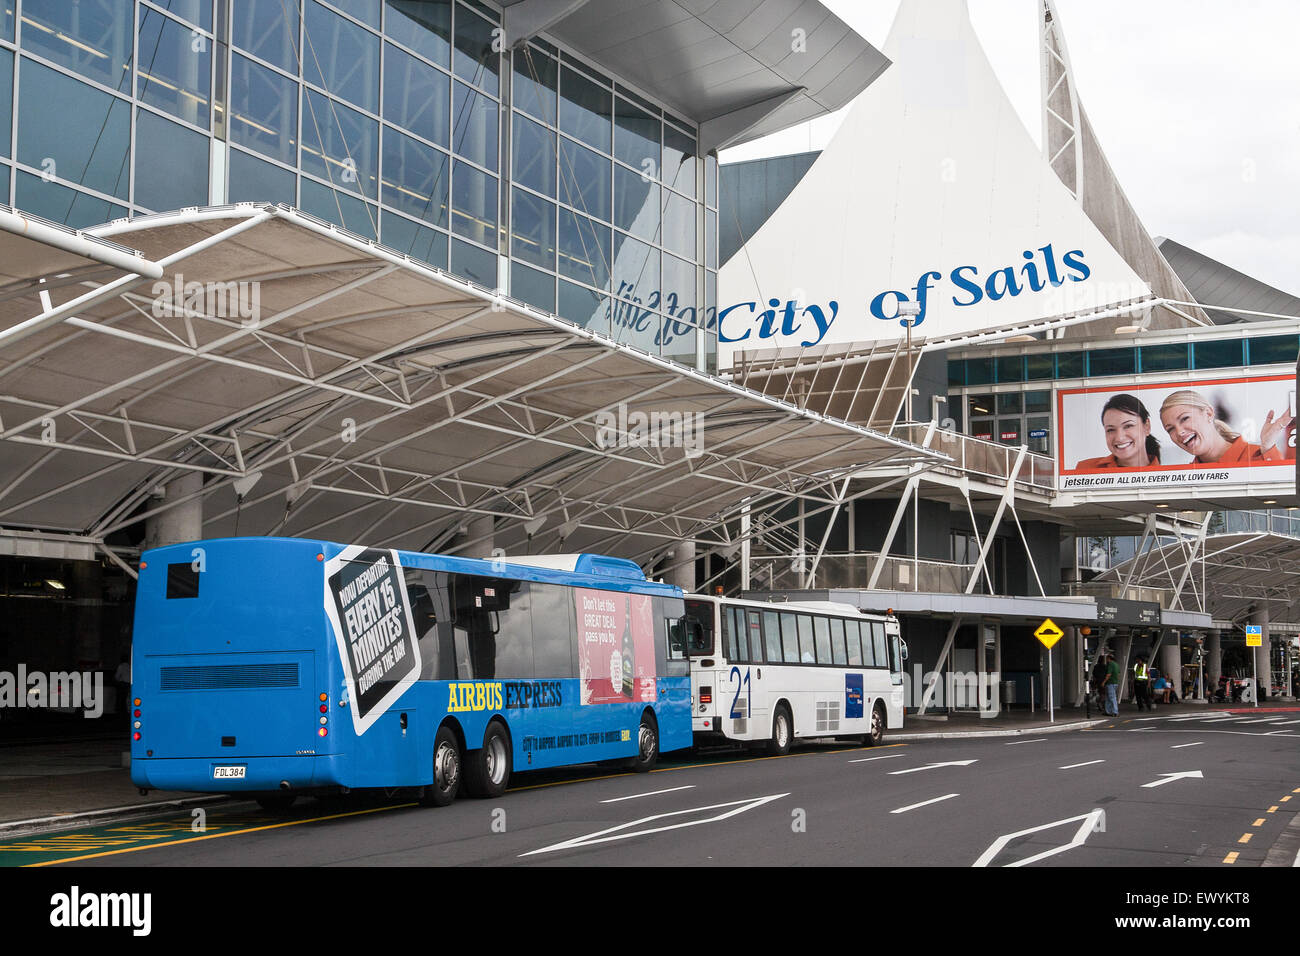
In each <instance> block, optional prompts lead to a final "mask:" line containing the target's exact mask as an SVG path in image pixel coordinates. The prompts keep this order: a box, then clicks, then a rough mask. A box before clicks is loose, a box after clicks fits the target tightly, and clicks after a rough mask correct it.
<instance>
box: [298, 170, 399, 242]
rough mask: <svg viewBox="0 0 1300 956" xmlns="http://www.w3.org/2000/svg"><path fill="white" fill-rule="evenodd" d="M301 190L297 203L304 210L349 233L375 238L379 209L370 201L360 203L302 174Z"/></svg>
mask: <svg viewBox="0 0 1300 956" xmlns="http://www.w3.org/2000/svg"><path fill="white" fill-rule="evenodd" d="M299 188H300V190H301V193H302V198H301V199H300V200H299V205H300V207H301V208H302V209H304V210H305V211H307V212H309V213H311V214H312V215H313V216H317V217H319V218H321V219H324V220H325V221H326V222H332V223H334V224H335V225H336V226H342V227H343V228H344V229H346V230H348V232H355V233H356V234H357V235H358V236H364V237H365V238H367V239H374V238H375V225H376V223H377V222H378V221H379V220H378V218H377V217H378V211H377V210H376V209H375V207H374V206H372V205H370V203H367V202H362V201H361V200H360V199H358V198H357V197H356V196H353V195H351V194H349V193H345V192H340V191H339V190H337V189H331V188H330V187H329V186H326V185H325V184H324V183H318V182H316V181H315V180H314V179H308V178H307V177H306V176H303V177H301V185H300V187H299Z"/></svg>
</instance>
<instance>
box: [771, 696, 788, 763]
mask: <svg viewBox="0 0 1300 956" xmlns="http://www.w3.org/2000/svg"><path fill="white" fill-rule="evenodd" d="M793 739H794V721H793V720H791V719H790V708H789V707H787V706H786V705H785V704H777V705H776V711H775V713H773V714H772V737H771V739H770V740H768V742H767V752H768V753H770V754H771V755H772V756H773V757H784V756H785V755H786V754H788V753H789V752H790V743H791V742H792V741H793Z"/></svg>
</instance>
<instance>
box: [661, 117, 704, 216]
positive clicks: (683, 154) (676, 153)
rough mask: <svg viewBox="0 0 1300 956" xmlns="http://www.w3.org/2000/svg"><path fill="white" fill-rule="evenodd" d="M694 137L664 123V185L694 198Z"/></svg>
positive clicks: (695, 161) (695, 160)
mask: <svg viewBox="0 0 1300 956" xmlns="http://www.w3.org/2000/svg"><path fill="white" fill-rule="evenodd" d="M697 162H698V160H697V159H696V157H695V138H694V137H693V136H687V135H686V134H685V133H682V132H680V131H678V130H677V129H675V128H673V127H672V126H669V125H668V124H667V123H665V124H664V174H663V181H664V184H665V185H668V186H672V187H673V188H674V189H676V190H677V191H678V192H679V193H685V194H686V195H687V196H690V197H691V198H692V199H694V198H695V168H696V163H697Z"/></svg>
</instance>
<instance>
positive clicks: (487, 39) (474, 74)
mask: <svg viewBox="0 0 1300 956" xmlns="http://www.w3.org/2000/svg"><path fill="white" fill-rule="evenodd" d="M495 29H496V27H494V26H493V25H492V24H490V23H488V22H487V21H486V20H484V19H483V18H482V17H480V16H476V15H475V14H472V13H469V12H468V11H467V10H466V9H465V8H464V7H463V6H457V8H456V53H455V57H454V58H453V60H452V66H453V67H454V68H455V73H456V75H457V76H459V77H460V78H461V79H462V80H465V81H467V82H469V83H473V84H474V85H475V86H477V87H478V88H479V89H481V90H486V91H487V92H489V93H491V94H492V95H493V96H496V95H497V94H498V93H499V92H500V90H499V87H500V84H501V80H500V73H501V54H500V53H498V52H497V51H496V50H494V49H492V46H493V41H494V40H495V39H496V37H494V36H493V30H495Z"/></svg>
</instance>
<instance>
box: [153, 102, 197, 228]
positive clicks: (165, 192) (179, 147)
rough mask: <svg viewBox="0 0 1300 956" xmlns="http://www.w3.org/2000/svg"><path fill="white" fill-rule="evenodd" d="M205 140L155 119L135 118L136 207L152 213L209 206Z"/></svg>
mask: <svg viewBox="0 0 1300 956" xmlns="http://www.w3.org/2000/svg"><path fill="white" fill-rule="evenodd" d="M208 143H209V139H208V137H206V136H204V135H203V134H202V133H196V132H195V131H194V130H191V129H186V128H185V127H183V126H180V125H178V124H176V123H172V122H169V121H168V120H165V119H163V118H162V117H161V116H155V115H154V114H153V113H150V112H148V111H147V110H143V109H142V110H140V111H139V112H138V113H137V115H136V127H135V204H136V205H137V206H144V207H146V208H148V209H153V210H155V211H162V210H168V209H183V208H184V207H186V206H206V205H207V204H208V166H209V162H208Z"/></svg>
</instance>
